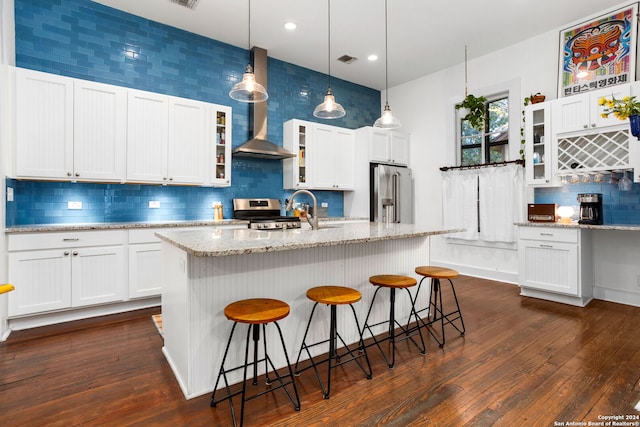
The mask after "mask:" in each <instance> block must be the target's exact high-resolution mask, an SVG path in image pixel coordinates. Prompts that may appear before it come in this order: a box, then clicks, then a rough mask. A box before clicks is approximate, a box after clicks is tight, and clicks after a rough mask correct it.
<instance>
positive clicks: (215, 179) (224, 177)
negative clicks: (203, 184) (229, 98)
mask: <svg viewBox="0 0 640 427" xmlns="http://www.w3.org/2000/svg"><path fill="white" fill-rule="evenodd" d="M215 110H216V111H215V113H214V114H215V127H214V132H215V140H214V143H213V150H212V155H213V158H212V164H213V165H214V167H213V168H212V169H211V172H212V176H211V182H212V184H213V185H214V186H221V187H226V186H229V185H231V108H227V107H223V106H221V105H216V106H215Z"/></svg>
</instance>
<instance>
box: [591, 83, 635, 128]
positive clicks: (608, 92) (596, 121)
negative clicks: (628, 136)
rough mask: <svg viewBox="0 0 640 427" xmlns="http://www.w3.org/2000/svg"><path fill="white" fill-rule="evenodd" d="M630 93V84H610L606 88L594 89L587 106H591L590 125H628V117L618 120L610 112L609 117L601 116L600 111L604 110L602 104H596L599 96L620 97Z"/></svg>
mask: <svg viewBox="0 0 640 427" xmlns="http://www.w3.org/2000/svg"><path fill="white" fill-rule="evenodd" d="M630 95H631V85H618V86H612V87H610V88H607V89H601V90H598V91H595V92H593V93H592V94H591V102H590V104H589V106H590V107H591V123H590V125H591V127H599V128H600V127H607V126H616V125H621V124H626V125H627V126H628V123H629V119H626V120H620V119H618V118H616V117H615V116H614V115H613V114H610V115H609V117H602V116H601V114H602V111H603V110H604V107H603V106H600V105H598V100H599V99H600V98H602V97H603V96H604V97H607V98H611V97H614V98H616V99H622V98H624V97H627V96H630Z"/></svg>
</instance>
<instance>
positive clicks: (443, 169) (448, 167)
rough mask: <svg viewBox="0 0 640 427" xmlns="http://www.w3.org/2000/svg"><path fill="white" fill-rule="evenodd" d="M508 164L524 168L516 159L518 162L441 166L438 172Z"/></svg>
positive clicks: (522, 161) (520, 161)
mask: <svg viewBox="0 0 640 427" xmlns="http://www.w3.org/2000/svg"><path fill="white" fill-rule="evenodd" d="M510 163H515V164H518V165H520V166H523V167H524V160H522V159H518V160H510V161H505V162H496V163H483V164H481V165H468V166H443V167H441V168H440V170H441V171H442V172H446V171H449V170H453V169H480V168H488V167H490V166H494V167H496V166H504V165H507V164H510Z"/></svg>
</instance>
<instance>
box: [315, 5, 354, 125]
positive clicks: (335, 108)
mask: <svg viewBox="0 0 640 427" xmlns="http://www.w3.org/2000/svg"><path fill="white" fill-rule="evenodd" d="M327 10H328V19H327V21H328V23H329V31H328V34H329V48H328V58H327V59H328V63H329V74H328V76H329V87H328V89H327V93H326V94H325V96H324V102H323V103H322V104H320V105H318V106H317V107H316V109H315V110H313V115H314V116H315V117H318V118H320V119H339V118H340V117H344V116H345V115H346V114H347V113H346V111H344V108H342V105H340V104H338V103H337V102H336V98H335V97H334V96H333V91H332V90H331V0H327Z"/></svg>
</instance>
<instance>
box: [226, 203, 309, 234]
mask: <svg viewBox="0 0 640 427" xmlns="http://www.w3.org/2000/svg"><path fill="white" fill-rule="evenodd" d="M281 208H282V205H281V204H280V200H278V199H233V218H234V219H246V220H248V221H249V228H250V229H251V230H284V229H288V228H300V227H301V224H300V218H299V217H295V216H281V215H280V210H281Z"/></svg>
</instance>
